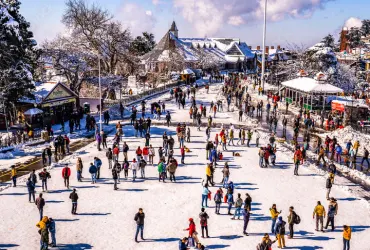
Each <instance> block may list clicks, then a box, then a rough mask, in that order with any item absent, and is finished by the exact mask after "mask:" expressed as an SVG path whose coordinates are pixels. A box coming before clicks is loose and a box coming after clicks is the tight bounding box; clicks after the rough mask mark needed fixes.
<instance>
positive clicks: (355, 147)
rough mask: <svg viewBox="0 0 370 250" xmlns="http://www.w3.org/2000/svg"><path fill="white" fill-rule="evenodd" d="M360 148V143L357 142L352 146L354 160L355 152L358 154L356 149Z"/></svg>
mask: <svg viewBox="0 0 370 250" xmlns="http://www.w3.org/2000/svg"><path fill="white" fill-rule="evenodd" d="M359 148H360V142H359V141H356V142H355V143H354V144H353V149H354V150H355V158H356V156H357V152H358V149H359Z"/></svg>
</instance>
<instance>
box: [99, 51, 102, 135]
mask: <svg viewBox="0 0 370 250" xmlns="http://www.w3.org/2000/svg"><path fill="white" fill-rule="evenodd" d="M98 66H99V102H100V103H99V104H100V105H99V107H100V109H99V112H100V114H99V116H100V121H99V129H100V132H102V131H103V129H102V126H103V124H102V109H103V105H102V104H103V102H102V98H101V81H100V56H98Z"/></svg>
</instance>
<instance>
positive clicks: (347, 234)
mask: <svg viewBox="0 0 370 250" xmlns="http://www.w3.org/2000/svg"><path fill="white" fill-rule="evenodd" d="M351 236H352V229H351V227H349V226H347V225H344V226H343V250H349V246H350V244H349V242H350V241H351Z"/></svg>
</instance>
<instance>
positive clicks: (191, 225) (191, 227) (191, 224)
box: [184, 218, 199, 244]
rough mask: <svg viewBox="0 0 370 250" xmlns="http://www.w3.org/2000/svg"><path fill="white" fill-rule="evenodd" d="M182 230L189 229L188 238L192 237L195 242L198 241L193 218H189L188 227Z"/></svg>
mask: <svg viewBox="0 0 370 250" xmlns="http://www.w3.org/2000/svg"><path fill="white" fill-rule="evenodd" d="M184 231H189V238H192V239H193V241H195V243H196V244H198V243H199V240H198V236H197V235H198V233H197V231H196V227H195V223H194V220H193V218H189V227H188V228H186V229H184Z"/></svg>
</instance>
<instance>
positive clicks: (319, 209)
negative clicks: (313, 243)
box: [312, 201, 326, 232]
mask: <svg viewBox="0 0 370 250" xmlns="http://www.w3.org/2000/svg"><path fill="white" fill-rule="evenodd" d="M315 215H316V231H319V222H320V227H321V230H320V231H321V232H324V228H323V227H324V218H325V217H326V211H325V208H324V206H323V205H321V202H320V201H318V202H317V205H316V207H315V209H314V210H313V215H312V218H313V219H315Z"/></svg>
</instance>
